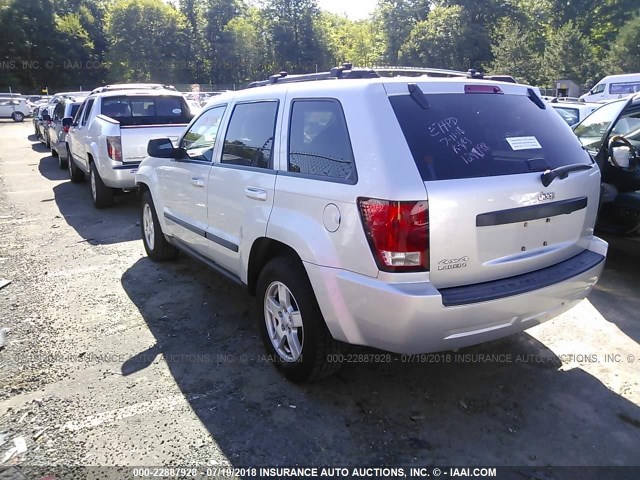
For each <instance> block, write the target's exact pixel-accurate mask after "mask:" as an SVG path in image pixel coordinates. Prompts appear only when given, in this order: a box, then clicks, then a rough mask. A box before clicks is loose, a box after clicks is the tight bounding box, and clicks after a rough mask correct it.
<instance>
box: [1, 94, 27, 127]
mask: <svg viewBox="0 0 640 480" xmlns="http://www.w3.org/2000/svg"><path fill="white" fill-rule="evenodd" d="M29 115H31V109H29V107H28V106H27V102H26V100H25V99H24V98H18V97H5V98H0V118H11V119H12V120H13V121H14V122H23V121H24V119H25V117H28V116H29Z"/></svg>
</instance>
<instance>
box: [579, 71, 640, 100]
mask: <svg viewBox="0 0 640 480" xmlns="http://www.w3.org/2000/svg"><path fill="white" fill-rule="evenodd" d="M638 92H640V73H626V74H624V75H609V76H607V77H604V78H603V79H602V80H600V81H599V82H598V83H597V84H596V85H595V86H594V87H593V88H592V89H591V90H589V92H588V93H585V94H584V95H582V96H581V97H580V99H581V100H584V101H585V102H602V101H608V100H613V99H616V98H623V97H628V96H629V95H633V94H635V93H638Z"/></svg>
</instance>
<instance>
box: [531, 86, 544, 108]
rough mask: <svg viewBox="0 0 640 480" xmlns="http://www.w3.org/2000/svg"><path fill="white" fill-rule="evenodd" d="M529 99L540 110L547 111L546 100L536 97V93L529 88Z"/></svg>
mask: <svg viewBox="0 0 640 480" xmlns="http://www.w3.org/2000/svg"><path fill="white" fill-rule="evenodd" d="M527 97H529V100H531V101H532V102H533V103H535V104H536V105H537V106H538V108H540V109H541V110H546V108H547V104H546V103H544V100H542V99H541V98H540V97H539V96H538V95H536V92H534V91H533V88H527Z"/></svg>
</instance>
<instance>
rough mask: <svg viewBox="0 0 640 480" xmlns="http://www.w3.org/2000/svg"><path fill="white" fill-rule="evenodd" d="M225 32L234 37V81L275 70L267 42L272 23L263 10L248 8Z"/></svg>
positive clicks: (250, 78) (242, 81) (244, 81)
mask: <svg viewBox="0 0 640 480" xmlns="http://www.w3.org/2000/svg"><path fill="white" fill-rule="evenodd" d="M225 31H226V32H227V33H228V34H229V35H230V36H231V39H232V52H233V61H232V65H233V68H232V69H231V74H232V75H233V77H232V81H233V82H234V83H248V82H251V81H254V80H262V79H263V78H266V77H268V76H269V75H270V74H272V73H273V72H274V71H275V70H276V63H275V55H274V51H273V49H272V48H271V45H270V44H269V43H268V38H269V22H268V20H267V18H265V15H264V12H263V11H261V10H259V9H257V8H254V7H251V8H248V9H247V10H246V11H245V13H244V14H243V15H241V16H239V17H236V18H234V19H233V20H231V21H230V22H229V23H228V24H227V26H226V27H225Z"/></svg>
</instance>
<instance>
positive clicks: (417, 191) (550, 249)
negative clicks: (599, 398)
mask: <svg viewBox="0 0 640 480" xmlns="http://www.w3.org/2000/svg"><path fill="white" fill-rule="evenodd" d="M332 77H333V74H332V73H329V74H326V77H325V78H327V79H329V78H332ZM310 78H313V79H318V75H317V74H313V75H311V76H310ZM335 78H336V77H333V79H332V80H318V81H311V82H304V81H301V80H303V79H301V78H300V77H299V76H298V77H295V78H287V77H285V78H282V77H280V78H279V79H275V81H273V82H271V83H272V84H271V85H268V86H262V87H256V88H251V89H246V90H241V91H237V92H229V93H226V94H223V95H220V96H218V97H216V98H215V99H214V100H213V101H211V102H210V103H209V104H208V105H207V107H205V109H204V110H203V112H202V113H201V114H200V115H199V116H197V117H196V118H195V119H194V120H193V121H192V122H191V124H190V125H189V126H188V127H187V130H186V131H185V133H184V134H183V135H182V136H181V137H180V139H179V141H178V142H177V145H174V142H173V141H172V140H171V139H168V138H167V139H154V140H151V141H150V142H149V147H148V153H149V155H150V156H149V158H147V159H145V160H144V161H143V162H142V164H141V165H140V166H139V168H138V172H137V174H136V183H137V184H138V186H139V187H140V192H141V198H142V205H141V229H142V236H143V243H144V248H145V250H146V252H147V254H148V255H149V257H150V258H152V259H154V260H157V261H161V260H169V259H173V258H175V257H176V254H177V253H178V251H183V252H186V253H187V254H189V255H191V256H193V257H195V258H197V259H199V260H201V261H202V262H204V263H205V264H206V265H208V266H210V267H211V268H214V269H215V270H217V271H219V272H221V273H222V274H223V275H225V276H226V277H227V278H229V279H231V280H234V281H235V282H237V283H238V284H244V285H246V287H247V288H248V290H249V292H251V293H253V294H255V295H256V296H257V299H258V305H259V306H258V309H259V311H260V312H261V313H260V314H259V315H258V316H257V318H256V320H257V323H258V328H259V330H260V333H261V336H262V339H263V342H264V345H265V348H266V350H267V351H268V353H269V356H268V358H270V359H273V362H274V363H275V365H276V366H277V367H278V368H279V369H281V370H282V372H284V375H285V376H286V377H287V378H289V379H291V380H293V381H296V382H300V381H306V380H314V379H317V378H321V377H323V376H325V375H328V374H330V373H331V372H333V371H335V370H336V369H337V368H338V367H339V364H340V363H341V361H342V360H343V359H344V358H345V357H344V356H343V355H342V353H343V352H344V345H345V343H346V344H356V345H367V346H371V347H375V348H378V349H382V350H386V351H390V352H396V353H399V354H418V353H425V352H437V351H442V350H449V349H457V348H461V347H465V346H468V345H473V344H477V343H481V342H486V341H489V340H493V339H496V338H500V337H504V336H506V335H510V334H513V333H516V332H520V331H522V330H525V329H527V328H529V327H532V326H534V325H537V324H539V323H541V322H544V321H546V320H549V319H551V318H553V317H555V316H557V315H559V314H560V313H562V312H564V311H565V310H568V309H569V308H571V307H572V306H574V305H576V304H577V303H578V302H580V301H581V300H582V299H583V298H585V296H586V295H587V294H588V293H589V291H590V290H591V288H592V287H593V286H594V284H595V282H596V281H597V279H598V277H599V275H600V273H601V272H602V269H603V265H604V259H605V255H606V252H607V243H606V242H604V241H602V240H600V239H599V238H597V237H595V236H594V235H593V225H594V223H595V219H596V214H597V210H598V197H599V191H600V172H599V170H598V168H597V166H596V164H595V163H594V162H593V161H592V159H591V158H590V157H589V155H588V154H587V153H586V152H585V151H584V150H583V149H582V147H581V145H580V143H579V142H578V141H577V140H576V138H575V136H574V135H572V133H571V130H570V129H568V128H567V127H566V125H565V124H564V122H563V121H562V119H561V118H560V117H559V116H558V115H556V114H555V113H554V112H552V111H551V108H548V106H547V104H546V103H545V102H544V101H543V100H542V99H541V98H540V96H539V95H538V93H537V92H536V91H534V89H533V88H531V87H527V86H524V85H518V84H513V83H502V82H494V81H487V80H481V79H471V78H465V77H459V78H426V77H425V78H406V77H404V78H403V77H397V78H370V79H344V80H336V79H335ZM337 78H341V76H337ZM342 78H349V76H348V75H344V76H343V77H342Z"/></svg>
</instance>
